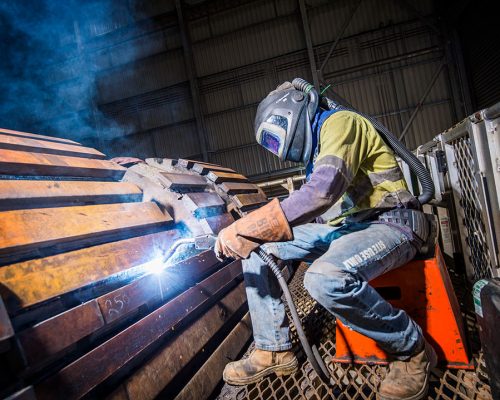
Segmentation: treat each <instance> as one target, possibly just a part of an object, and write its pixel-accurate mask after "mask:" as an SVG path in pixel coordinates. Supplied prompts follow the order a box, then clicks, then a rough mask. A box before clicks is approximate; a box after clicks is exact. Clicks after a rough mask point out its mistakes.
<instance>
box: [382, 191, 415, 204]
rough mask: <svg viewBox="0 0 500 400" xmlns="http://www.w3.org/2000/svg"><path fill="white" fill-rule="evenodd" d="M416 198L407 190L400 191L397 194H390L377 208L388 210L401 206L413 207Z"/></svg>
mask: <svg viewBox="0 0 500 400" xmlns="http://www.w3.org/2000/svg"><path fill="white" fill-rule="evenodd" d="M414 203H415V197H413V195H412V194H411V193H410V192H408V191H407V190H405V189H401V190H398V191H397V192H389V193H387V194H386V195H385V196H384V197H382V199H381V200H380V201H379V202H378V203H377V205H376V206H375V208H388V207H391V208H392V207H396V206H398V205H399V204H403V205H404V206H408V205H413V204H414Z"/></svg>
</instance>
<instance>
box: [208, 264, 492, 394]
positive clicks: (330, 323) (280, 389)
mask: <svg viewBox="0 0 500 400" xmlns="http://www.w3.org/2000/svg"><path fill="white" fill-rule="evenodd" d="M306 268H307V266H306V265H305V264H302V265H301V266H300V267H299V269H298V270H297V272H296V273H295V276H294V277H293V279H292V281H291V283H290V290H291V292H292V295H293V297H294V299H295V302H296V306H297V311H298V312H299V315H300V317H301V319H302V322H303V324H304V329H306V333H307V335H308V337H309V338H310V339H312V342H313V343H316V344H317V345H318V347H319V350H320V353H321V355H322V356H323V358H324V359H325V360H326V362H327V366H328V368H329V369H330V372H331V374H332V376H333V378H334V380H335V381H336V383H337V386H336V387H334V388H333V389H329V388H328V387H327V386H326V385H324V384H323V383H322V382H321V380H320V379H319V377H318V376H317V375H316V373H315V372H314V370H313V369H312V367H311V366H310V364H309V363H308V362H307V361H306V359H305V355H304V353H303V352H302V351H301V350H300V351H299V349H300V346H299V345H298V339H297V337H296V335H295V330H294V328H293V326H292V334H293V337H294V339H293V340H294V344H295V349H297V353H298V354H297V355H298V357H299V363H300V364H301V367H300V369H299V370H298V371H297V372H296V373H295V374H293V375H290V376H285V377H277V376H276V375H274V374H273V375H271V376H268V377H267V378H265V379H264V380H263V381H261V382H259V383H257V384H252V385H249V386H230V385H227V384H226V385H224V386H223V387H222V390H221V392H220V394H219V395H218V396H217V399H218V400H233V399H238V400H243V399H265V400H268V399H275V400H281V399H287V400H292V399H297V400H298V399H308V400H320V399H331V398H335V399H345V400H350V399H356V400H358V399H365V400H366V399H375V398H376V394H375V389H376V387H377V386H378V384H379V382H380V380H381V379H382V378H383V377H384V375H385V373H386V367H383V366H377V365H350V364H339V363H335V364H334V363H332V362H331V357H332V356H333V355H334V354H335V318H334V317H333V316H332V315H331V314H330V313H329V312H328V311H326V310H325V309H324V308H323V307H321V306H319V305H318V304H316V302H315V301H314V300H313V299H312V298H311V297H310V296H309V295H308V293H307V291H306V290H305V288H304V286H303V284H302V282H303V277H304V272H305V270H306ZM450 274H451V275H452V280H453V281H454V285H455V289H456V291H457V297H458V298H459V301H460V303H461V306H462V310H463V315H464V320H465V322H466V325H467V331H468V334H469V339H470V344H471V348H472V351H473V354H474V365H475V367H476V368H475V370H474V371H464V370H447V369H439V368H436V369H435V370H433V374H432V377H431V386H430V389H429V393H428V399H443V400H459V399H463V400H487V399H491V394H490V389H489V386H488V377H487V374H486V372H485V371H484V365H483V360H482V357H481V355H480V353H479V340H478V336H477V326H476V322H475V316H474V313H473V312H472V311H471V310H472V308H471V307H470V306H469V305H468V304H467V303H469V298H470V295H468V293H467V292H466V291H465V289H464V288H465V283H464V279H463V278H461V277H460V276H457V275H454V274H453V271H450ZM253 346H254V344H253V343H252V344H251V345H250V348H249V349H248V350H247V352H246V354H245V355H244V357H246V356H247V355H248V354H249V352H250V351H252V349H253Z"/></svg>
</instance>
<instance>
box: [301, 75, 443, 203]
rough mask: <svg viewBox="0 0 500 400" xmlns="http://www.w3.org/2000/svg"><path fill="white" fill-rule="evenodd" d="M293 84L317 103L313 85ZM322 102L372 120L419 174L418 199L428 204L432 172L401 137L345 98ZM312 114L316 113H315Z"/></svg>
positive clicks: (327, 106) (414, 171)
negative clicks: (357, 108) (419, 189)
mask: <svg viewBox="0 0 500 400" xmlns="http://www.w3.org/2000/svg"><path fill="white" fill-rule="evenodd" d="M292 84H293V86H294V87H295V88H296V89H297V90H301V91H303V92H304V93H309V99H310V100H309V101H310V103H312V104H317V102H318V100H317V99H318V93H317V92H316V90H315V89H314V86H313V85H311V84H310V83H309V82H307V81H306V80H304V79H302V78H295V79H294V80H293V81H292ZM336 97H337V98H338V99H341V98H340V96H338V95H336ZM322 103H323V104H322V105H323V106H324V107H325V108H327V109H329V110H345V111H353V112H355V113H357V114H359V115H361V116H363V117H364V118H366V119H367V120H368V121H370V122H371V123H372V125H373V126H374V127H375V129H376V130H377V131H378V133H379V134H380V135H381V136H382V138H383V139H384V141H385V142H386V143H387V144H388V145H389V146H390V147H391V148H392V149H393V150H394V152H395V153H396V154H397V155H398V156H399V157H401V159H402V160H403V161H404V162H406V163H407V164H408V166H409V167H410V169H411V171H412V172H413V173H414V174H415V175H416V176H417V178H418V180H419V182H420V185H421V187H422V193H421V194H420V195H419V196H418V201H419V202H420V204H426V203H428V202H429V201H430V200H431V199H432V198H433V197H434V182H433V181H432V178H431V174H430V173H429V171H428V170H427V168H425V166H424V165H423V164H422V163H421V162H420V161H419V160H418V158H417V157H416V156H415V155H414V154H413V153H412V152H411V151H409V150H408V149H407V148H406V146H405V145H404V144H403V143H401V142H400V141H399V139H398V138H397V137H396V136H395V135H394V134H393V133H392V132H391V131H390V130H389V129H387V128H386V127H385V126H384V125H383V124H382V123H380V122H379V121H377V120H376V119H375V118H373V117H372V116H370V115H367V114H364V113H362V112H360V111H358V110H356V109H355V108H354V107H352V106H351V105H350V104H349V103H347V102H346V101H345V100H344V99H341V101H339V102H335V101H333V100H331V99H329V98H327V97H324V96H323V97H322ZM312 115H314V113H313V114H312Z"/></svg>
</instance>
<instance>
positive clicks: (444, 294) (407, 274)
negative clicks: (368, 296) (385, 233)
mask: <svg viewBox="0 0 500 400" xmlns="http://www.w3.org/2000/svg"><path fill="white" fill-rule="evenodd" d="M370 284H371V285H372V286H373V287H374V288H375V289H377V291H379V292H380V293H381V294H382V296H383V297H385V298H386V299H387V300H388V301H389V302H390V303H391V304H392V305H394V306H395V307H398V308H401V309H403V310H405V311H406V312H408V314H409V315H410V316H411V317H412V318H413V319H414V320H415V321H416V322H417V323H418V324H419V325H420V326H421V327H422V330H423V332H424V335H425V337H426V339H427V340H428V341H429V342H430V343H431V345H432V346H433V347H434V348H435V350H436V352H437V354H438V358H439V360H440V361H441V362H442V363H445V364H446V366H447V367H448V368H461V369H473V368H474V367H473V366H472V365H471V362H470V358H469V355H468V353H467V349H466V342H465V331H464V326H463V321H462V316H461V313H460V308H459V304H458V301H457V299H456V297H455V293H454V291H453V287H452V284H451V281H450V277H449V275H448V272H447V270H446V265H445V262H444V259H443V255H442V253H441V250H440V249H439V246H436V251H435V255H434V257H433V258H429V259H426V260H414V261H411V262H409V263H408V264H406V265H405V266H403V267H400V268H398V269H396V270H394V271H391V272H388V273H387V274H385V275H382V276H380V277H378V278H376V279H374V280H373V281H371V282H370ZM334 361H336V362H355V363H360V364H363V363H373V364H385V363H387V362H388V355H387V354H386V353H385V352H384V351H383V350H382V349H381V348H380V347H379V346H378V345H377V344H376V342H374V341H373V340H371V339H369V338H367V337H365V336H363V335H361V334H359V333H357V332H354V331H352V330H350V329H349V328H347V327H346V326H345V325H344V324H342V322H340V321H339V320H337V332H336V354H335V357H334Z"/></svg>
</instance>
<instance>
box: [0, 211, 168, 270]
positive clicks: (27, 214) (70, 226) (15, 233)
mask: <svg viewBox="0 0 500 400" xmlns="http://www.w3.org/2000/svg"><path fill="white" fill-rule="evenodd" d="M0 221H2V224H1V225H0V262H3V261H4V260H12V259H15V258H16V257H17V255H19V254H21V255H23V254H26V253H29V252H30V251H38V250H40V249H42V248H47V247H52V246H56V245H57V246H59V247H61V245H64V244H68V245H69V247H73V248H75V246H74V245H76V244H77V243H82V242H83V241H85V239H87V238H88V237H91V238H92V239H93V242H92V243H93V244H95V243H96V239H97V238H98V237H100V241H101V243H102V242H105V241H110V239H111V238H112V237H116V236H118V237H119V235H120V234H121V233H122V234H125V235H128V236H134V235H132V234H131V232H132V231H136V232H137V231H142V232H144V231H147V230H148V228H149V229H151V228H155V227H159V226H162V225H164V224H166V223H168V222H171V221H172V217H170V215H168V214H164V213H162V212H161V211H160V209H159V208H158V207H157V206H156V204H154V203H122V204H99V205H94V206H76V207H61V208H37V209H32V210H14V211H3V212H0ZM123 236H124V235H122V237H123ZM78 247H83V246H78ZM3 263H4V264H5V262H3Z"/></svg>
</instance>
